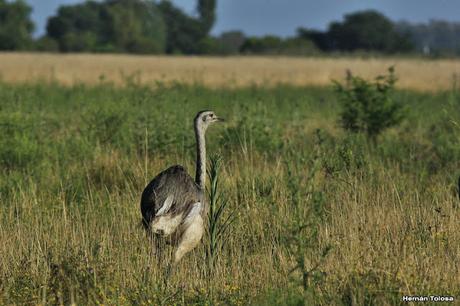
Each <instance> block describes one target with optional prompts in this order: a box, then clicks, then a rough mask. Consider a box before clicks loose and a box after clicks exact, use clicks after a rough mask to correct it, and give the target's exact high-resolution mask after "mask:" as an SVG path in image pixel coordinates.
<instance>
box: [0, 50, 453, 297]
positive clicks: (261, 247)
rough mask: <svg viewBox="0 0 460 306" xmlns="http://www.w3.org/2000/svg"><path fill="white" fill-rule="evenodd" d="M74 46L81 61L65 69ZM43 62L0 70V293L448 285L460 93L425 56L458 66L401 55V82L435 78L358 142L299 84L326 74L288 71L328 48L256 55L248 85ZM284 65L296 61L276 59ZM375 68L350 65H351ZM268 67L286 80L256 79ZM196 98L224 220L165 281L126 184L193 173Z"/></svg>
mask: <svg viewBox="0 0 460 306" xmlns="http://www.w3.org/2000/svg"><path fill="white" fill-rule="evenodd" d="M2 57H3V59H5V58H7V57H9V58H10V59H11V60H12V59H13V58H16V59H15V60H16V61H17V62H16V63H15V65H16V67H19V68H16V69H18V73H16V74H12V73H4V74H3V78H4V80H5V81H6V80H8V81H11V80H10V79H8V78H10V77H11V78H12V77H17V78H23V79H18V80H13V81H30V80H31V79H30V78H34V77H37V75H36V74H35V73H34V72H33V71H31V70H29V71H28V72H29V73H26V72H27V70H24V68H20V67H21V63H19V61H21V60H19V59H22V61H30V60H32V59H33V58H37V57H36V56H35V55H34V56H31V55H27V54H26V55H8V54H6V55H2ZM82 57H86V58H89V59H90V62H91V63H92V64H85V65H86V66H85V65H77V64H71V65H69V64H68V63H69V61H79V59H81V58H82ZM3 59H2V60H0V66H1V67H2V69H5V67H8V65H9V64H10V63H9V61H5V60H3ZM41 59H43V60H44V62H45V64H43V61H37V62H38V64H37V66H38V67H39V69H41V70H40V71H41V72H42V73H43V72H45V73H47V72H49V73H51V78H50V79H47V78H46V77H43V75H40V74H39V75H38V77H43V78H44V81H43V82H41V83H40V82H38V83H27V82H21V83H20V84H9V83H6V82H2V83H0V135H1V136H0V167H1V169H2V172H1V174H0V304H7V305H11V304H17V305H24V304H66V305H67V304H71V303H75V304H77V305H85V304H97V303H100V304H105V305H130V304H134V305H152V304H155V305H173V304H176V305H192V304H197V305H203V304H229V305H245V304H255V305H273V304H287V305H302V304H304V303H305V304H307V305H397V304H402V301H401V297H402V296H403V295H414V294H417V295H423V294H438V295H453V296H456V297H457V299H458V298H460V289H459V286H458V284H459V283H460V266H459V263H460V227H459V223H458V220H459V219H460V208H459V207H460V202H459V201H460V199H459V196H458V192H459V191H458V189H457V188H458V187H457V181H458V176H459V174H460V136H459V135H460V133H459V132H460V127H459V122H460V112H459V110H460V93H459V92H458V90H457V89H456V88H455V86H452V82H449V80H450V77H451V73H449V72H446V71H444V70H442V69H433V66H432V65H435V66H436V67H439V66H442V67H448V68H446V69H452V70H453V69H454V67H458V63H457V62H447V61H446V62H438V61H436V62H428V63H423V64H418V62H417V61H402V63H401V65H398V67H397V72H398V76H399V78H400V83H398V84H399V85H400V86H401V87H403V88H404V87H405V88H414V87H417V86H420V87H423V86H424V87H423V88H424V89H428V90H433V89H435V88H436V87H437V86H436V85H433V84H432V82H434V81H433V80H436V82H434V83H435V84H439V83H438V82H442V84H444V85H443V86H441V87H442V88H449V90H444V91H438V92H431V93H429V92H415V91H410V90H407V89H399V90H397V91H395V92H393V93H392V99H394V100H395V101H398V103H400V104H402V105H403V106H404V108H405V110H406V113H405V116H404V120H402V121H401V122H400V123H399V125H398V126H394V127H390V128H389V129H387V130H385V131H383V132H382V133H381V134H380V135H379V136H378V138H376V141H375V142H369V141H368V140H367V138H366V136H365V135H363V134H360V133H351V132H347V131H345V130H343V129H342V127H341V123H340V119H339V117H340V116H339V115H340V112H341V109H340V105H341V104H339V99H338V97H337V95H336V93H335V91H334V88H333V87H332V86H326V87H316V86H312V85H311V84H314V85H317V84H325V83H327V82H328V81H329V79H330V78H331V77H334V76H335V75H334V74H327V73H324V74H326V75H324V74H320V73H315V72H311V71H310V70H308V69H306V68H305V66H302V65H304V64H305V65H307V67H308V65H315V66H318V67H317V68H316V69H317V70H316V71H317V72H318V71H319V70H321V71H323V70H324V71H329V72H330V71H331V69H332V70H334V71H335V69H342V68H340V67H343V66H340V65H344V64H343V63H344V61H343V60H331V59H324V60H319V59H316V60H295V59H292V60H287V59H255V60H254V62H253V64H252V65H256V66H257V65H259V66H257V67H259V69H260V70H259V71H257V69H256V71H255V72H254V73H260V72H261V73H262V74H263V75H265V76H266V79H264V78H263V77H262V79H263V81H261V82H258V80H260V78H255V77H254V74H251V73H248V74H249V76H248V78H249V81H247V80H244V79H243V81H241V82H242V84H240V85H245V86H239V87H238V86H237V87H234V88H232V86H228V87H221V88H217V87H215V88H209V87H205V86H202V85H200V84H192V83H194V81H193V80H194V79H193V78H189V77H188V75H187V76H183V78H184V79H185V80H187V81H189V84H180V83H177V82H176V83H170V82H167V84H166V83H163V81H164V80H163V79H162V78H161V77H150V76H148V75H147V76H146V75H145V74H144V73H142V74H141V75H140V76H139V78H124V79H121V80H120V82H124V83H123V85H125V86H122V87H117V86H115V85H114V84H112V81H113V82H115V81H116V80H114V79H111V78H112V77H114V75H115V76H116V75H117V71H118V70H117V69H118V68H113V69H115V73H110V72H111V71H108V70H104V69H108V68H107V67H111V65H112V64H113V63H118V64H120V65H125V66H124V67H127V66H131V67H132V69H133V71H136V69H139V68H137V67H140V66H136V65H141V63H147V62H149V63H150V62H152V63H153V64H152V65H155V63H157V62H159V63H162V62H163V63H164V62H165V61H169V59H166V58H165V59H163V58H140V57H139V58H128V57H121V56H120V57H115V56H106V57H94V56H89V55H82V56H81V57H72V58H71V57H65V56H62V57H55V60H51V57H50V56H49V55H42V58H41ZM176 60H178V62H180V61H182V59H174V61H176ZM47 61H51V62H53V63H54V64H52V63H48V62H47ZM106 61H108V62H107V63H106ZM131 61H132V62H131ZM194 61H195V60H194V59H193V58H192V59H188V60H187V61H185V60H184V62H187V63H191V64H190V65H193V63H194ZM235 61H236V62H238V63H240V64H239V66H238V67H235V68H233V69H234V70H232V71H234V72H231V71H230V72H228V71H227V72H226V73H222V72H220V74H219V75H220V77H216V74H213V72H214V69H215V68H213V67H215V65H228V67H230V66H232V65H233V64H232V63H234V62H235ZM244 61H245V59H233V58H229V59H224V60H221V59H219V60H218V59H212V58H210V59H205V60H203V63H207V64H202V67H205V68H203V69H204V71H202V73H199V74H198V73H197V75H196V77H197V79H196V80H200V81H201V80H203V79H201V78H204V83H205V84H209V83H210V84H211V85H213V84H212V82H214V81H215V82H220V83H219V84H225V85H227V80H229V79H234V80H239V76H241V75H244V74H245V72H244V71H251V66H250V65H245V64H244ZM289 61H293V62H295V63H296V64H294V63H291V66H289V67H285V64H286V62H289ZM276 62H279V65H277V64H274V65H272V64H273V63H276ZM56 63H58V64H56ZM66 63H67V64H66ZM133 63H134V65H131V64H133ZM264 63H270V65H264ZM297 64H299V65H298V66H296V65H297ZM323 64H324V65H323ZM41 65H43V66H41ZM146 65H149V64H146ZM177 65H178V66H180V64H177ZM335 65H338V67H339V68H333V66H335ZM438 65H439V66H438ZM455 65H457V66H455ZM178 66H175V65H169V64H164V67H168V72H169V71H171V70H172V72H171V73H172V74H173V75H174V74H175V73H177V70H180V69H185V70H186V71H187V69H190V71H191V72H190V73H191V75H194V73H195V72H198V71H200V70H199V69H198V70H193V69H192V68H180V67H179V68H178ZM376 66H377V64H376V62H375V61H369V62H366V61H359V60H356V61H351V63H350V61H348V64H347V67H350V68H352V70H353V72H355V73H356V75H360V73H361V72H363V71H364V70H365V71H367V72H368V73H369V74H370V73H372V71H373V70H372V69H377V68H376ZM24 67H25V66H24ZM28 67H32V66H28ZM40 67H45V68H40ZM46 67H47V68H46ZM52 67H54V68H52ZM101 67H102V68H101ZM104 67H105V68H104ZM253 67H254V66H252V68H253ZM263 67H265V68H263ZM283 67H284V68H283ZM411 67H413V68H411ZM430 67H431V68H430ZM292 68H293V69H292ZM415 68H417V69H419V70H416V69H415ZM9 69H12V68H9ZM30 69H32V68H30ZM33 69H35V68H33ZM53 69H54V70H53ZM86 69H89V71H85V70H86ZM99 69H100V70H99ZM164 69H166V68H164ZM276 69H278V70H276ZM411 69H414V70H413V71H414V72H412V74H411V71H412V70H411ZM423 69H427V70H426V73H423V72H421V71H424V70H423ZM452 70H449V71H452ZM10 71H11V70H10ZM21 71H22V72H21ZM194 71H195V72H194ZM242 71H243V72H242ZM272 71H276V73H274V72H272ZM337 71H338V70H337ZM341 71H342V74H343V71H344V69H343V70H341ZM382 71H385V70H384V69H381V70H380V71H379V73H381V72H382ZM415 71H418V72H417V73H416V72H415ZM204 72H206V73H204ZM278 72H279V73H280V75H278V74H277V73H278ZM21 73H23V74H22V76H21ZM80 73H81V74H80ZM151 73H152V75H156V76H161V75H162V72H161V70H160V71H158V70H156V69H155V68H153V69H152V72H151ZM234 73H237V74H238V75H235V74H234ZM26 74H27V75H26ZM376 74H377V73H376ZM82 75H83V76H82ZM86 75H91V76H93V75H95V76H97V75H100V76H101V79H100V80H97V79H93V78H89V80H88V79H85V77H84V76H86ZM277 75H278V78H277V79H276V76H277ZM18 76H19V77H18ZM271 76H275V79H276V80H277V81H281V82H283V81H285V80H286V79H287V80H289V78H293V79H294V80H299V81H294V82H292V83H293V84H294V85H288V84H284V85H283V84H278V85H277V84H275V83H272V84H271V86H262V85H264V84H263V83H264V81H267V82H271V81H272V80H271ZM372 76H375V74H374V75H372ZM411 76H412V78H411ZM415 76H417V78H415ZM66 78H67V79H66ZM208 78H209V79H208ZM283 78H286V79H283ZM297 78H298V79H297ZM309 78H311V79H313V80H316V82H315V81H309ZM165 79H166V81H169V79H168V76H166V77H165ZM214 79H216V80H214ZM337 79H339V80H341V77H337ZM66 80H68V81H69V82H66ZM58 81H64V83H68V84H69V85H71V86H64V85H62V84H61V83H59V82H58ZM87 81H88V83H91V86H89V85H88V84H85V83H86V82H87ZM153 81H156V83H155V86H151V85H152V84H151V83H152V82H153ZM235 82H240V81H235ZM411 82H413V83H412V84H416V85H412V86H409V85H407V84H411ZM196 83H199V82H196ZM252 83H254V84H252ZM286 83H289V82H286ZM306 84H310V85H309V86H299V85H306ZM295 85H297V86H295ZM202 109H212V110H214V111H215V112H216V114H218V115H219V116H222V117H224V118H226V119H227V123H225V124H224V125H221V126H220V127H217V126H216V127H212V128H211V129H210V130H209V131H208V135H207V138H208V144H209V148H208V152H209V153H217V154H219V155H220V158H221V162H220V168H216V169H217V170H218V171H217V170H216V172H217V174H216V173H214V176H215V175H218V178H219V180H218V181H219V184H218V188H219V194H220V198H219V201H220V202H219V201H218V202H217V204H216V205H225V208H224V211H223V213H222V218H227V217H228V216H231V220H232V221H231V222H230V223H229V225H228V228H227V230H226V231H225V232H224V234H223V235H222V236H220V237H219V240H218V241H217V240H213V241H214V242H216V241H217V242H218V243H217V242H216V244H213V247H214V246H217V247H215V248H214V251H213V252H214V255H213V259H212V261H211V260H208V259H207V258H206V256H207V255H206V254H208V255H209V252H210V251H209V250H210V249H209V246H210V241H209V236H208V237H207V238H205V239H204V241H203V243H202V244H201V245H200V246H199V247H198V248H197V249H196V250H195V251H193V252H192V253H190V254H188V255H187V256H186V258H184V260H183V261H182V262H181V264H180V266H179V267H177V269H176V270H174V271H173V272H172V273H171V275H170V276H169V277H168V276H167V275H166V273H165V269H164V267H165V261H166V260H167V257H168V252H169V251H170V250H171V249H170V247H166V251H167V252H166V253H167V254H166V255H165V258H160V259H158V258H156V257H155V256H153V254H152V247H151V244H150V242H149V240H148V239H147V237H146V235H145V232H144V231H143V228H142V225H141V216H140V209H139V201H140V195H141V192H142V190H143V188H144V186H145V184H146V183H147V182H148V181H149V180H150V179H151V178H152V177H153V176H154V175H156V174H157V173H158V172H160V171H161V170H162V169H164V168H166V167H167V166H169V165H172V164H176V163H179V164H183V165H184V166H186V168H187V169H188V171H189V172H191V173H192V172H193V171H194V158H195V153H194V141H195V140H194V135H193V129H192V119H193V116H194V115H195V113H196V112H197V111H199V110H202ZM224 203H225V204H224ZM216 207H217V206H216ZM212 239H214V238H212ZM214 242H213V243H214ZM210 262H211V263H210Z"/></svg>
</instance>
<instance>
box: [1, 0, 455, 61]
mask: <svg viewBox="0 0 460 306" xmlns="http://www.w3.org/2000/svg"><path fill="white" fill-rule="evenodd" d="M215 10H216V0H197V4H196V11H197V16H190V15H188V14H186V13H184V12H183V11H182V10H181V9H180V8H178V7H177V6H175V5H174V4H173V3H171V2H170V1H167V0H160V1H154V0H104V1H91V0H90V1H86V2H83V3H79V4H75V5H63V6H61V7H59V9H58V11H57V13H56V15H55V16H52V17H50V18H49V19H48V21H47V25H46V34H45V35H43V36H42V37H40V38H38V39H34V38H33V35H32V34H33V31H34V29H35V26H34V23H33V22H32V20H31V18H30V14H31V12H32V8H31V7H30V6H29V5H28V4H27V3H26V2H25V1H24V0H15V1H12V2H11V1H10V2H7V1H6V0H0V50H36V51H48V52H113V53H138V54H165V53H166V54H220V55H225V54H285V55H312V54H318V53H327V52H356V51H364V52H379V53H385V54H394V53H411V52H412V53H413V52H424V53H427V52H428V53H436V54H460V44H459V43H458V42H459V41H460V23H458V24H456V23H448V22H439V21H431V22H430V23H428V24H411V23H408V22H399V23H394V22H393V21H391V20H390V19H389V18H387V17H386V16H384V15H383V14H381V13H380V12H377V11H374V10H366V11H358V12H354V13H350V14H347V15H345V16H344V18H343V20H342V21H336V22H332V23H331V24H330V25H329V27H328V29H327V30H325V31H318V30H314V29H307V28H299V29H298V30H297V33H296V34H295V35H294V36H292V37H287V38H284V37H278V36H275V35H267V36H263V37H255V36H246V35H245V34H244V33H243V32H241V31H229V32H225V33H222V34H221V35H219V36H212V35H210V30H211V29H212V27H213V25H214V23H215V20H216V13H215Z"/></svg>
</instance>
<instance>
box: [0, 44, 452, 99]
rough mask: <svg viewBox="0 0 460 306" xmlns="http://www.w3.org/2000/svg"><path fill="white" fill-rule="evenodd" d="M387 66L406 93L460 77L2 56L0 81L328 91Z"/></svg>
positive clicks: (315, 65)
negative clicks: (350, 76)
mask: <svg viewBox="0 0 460 306" xmlns="http://www.w3.org/2000/svg"><path fill="white" fill-rule="evenodd" d="M391 65H395V67H396V71H397V74H398V76H399V77H400V81H399V82H398V86H399V87H400V88H406V89H413V90H421V91H437V90H444V89H449V88H451V86H452V80H453V77H454V76H455V75H457V76H458V75H460V60H423V59H393V58H388V59H372V58H371V59H359V58H292V57H179V56H177V57H176V56H175V57H168V56H132V55H92V54H68V55H57V54H33V53H32V54H31V53H1V54H0V75H1V78H2V79H3V81H6V82H13V83H16V82H29V81H36V80H51V81H58V82H60V83H63V84H66V85H71V84H75V83H81V82H83V83H86V84H97V83H99V82H101V81H109V82H114V83H115V84H123V83H125V82H126V80H127V79H128V78H129V77H133V79H132V80H133V81H136V82H137V81H139V82H140V83H143V84H154V83H155V82H158V81H160V82H165V83H168V82H185V83H202V84H204V85H206V86H212V87H222V86H225V87H233V86H247V85H252V84H263V85H275V84H279V83H288V84H293V85H328V84H330V82H331V80H332V79H342V78H343V77H344V74H345V71H346V70H347V69H350V70H351V71H352V72H353V73H355V74H358V75H361V76H364V77H375V76H376V75H379V74H382V73H385V72H386V69H387V68H388V67H389V66H391Z"/></svg>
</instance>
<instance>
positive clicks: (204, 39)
mask: <svg viewBox="0 0 460 306" xmlns="http://www.w3.org/2000/svg"><path fill="white" fill-rule="evenodd" d="M158 7H159V9H160V11H161V13H162V14H163V18H164V21H165V23H166V29H167V39H166V52H167V53H183V54H199V53H203V52H204V53H206V52H207V51H203V50H210V49H209V48H210V47H211V45H210V44H212V45H213V46H212V48H215V47H217V45H216V43H217V42H215V41H213V40H212V39H211V38H209V37H208V34H209V31H210V30H211V28H212V26H213V25H214V22H215V7H216V1H215V0H198V5H197V11H198V13H199V17H198V18H194V17H191V16H189V15H187V14H185V13H184V12H183V11H182V10H181V9H179V8H178V7H176V6H174V5H173V4H172V3H171V2H170V1H167V0H162V1H161V2H160V3H159V4H158Z"/></svg>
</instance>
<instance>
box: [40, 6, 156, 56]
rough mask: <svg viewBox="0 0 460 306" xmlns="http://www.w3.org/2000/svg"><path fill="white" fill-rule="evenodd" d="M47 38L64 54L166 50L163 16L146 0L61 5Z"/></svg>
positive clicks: (49, 20)
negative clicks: (73, 52) (52, 40)
mask: <svg viewBox="0 0 460 306" xmlns="http://www.w3.org/2000/svg"><path fill="white" fill-rule="evenodd" d="M47 35H48V37H50V38H52V39H54V40H56V41H57V42H58V44H59V49H60V50H61V51H64V52H70V51H77V52H78V51H88V52H98V51H99V52H100V51H117V52H132V53H161V52H163V51H164V47H165V27H164V23H163V19H162V16H161V13H160V12H159V10H158V8H157V6H156V5H155V3H153V2H151V1H142V0H106V1H104V2H96V1H87V2H85V3H82V4H77V5H69V6H61V7H60V8H59V10H58V14H57V15H56V16H54V17H51V18H50V19H48V24H47Z"/></svg>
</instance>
